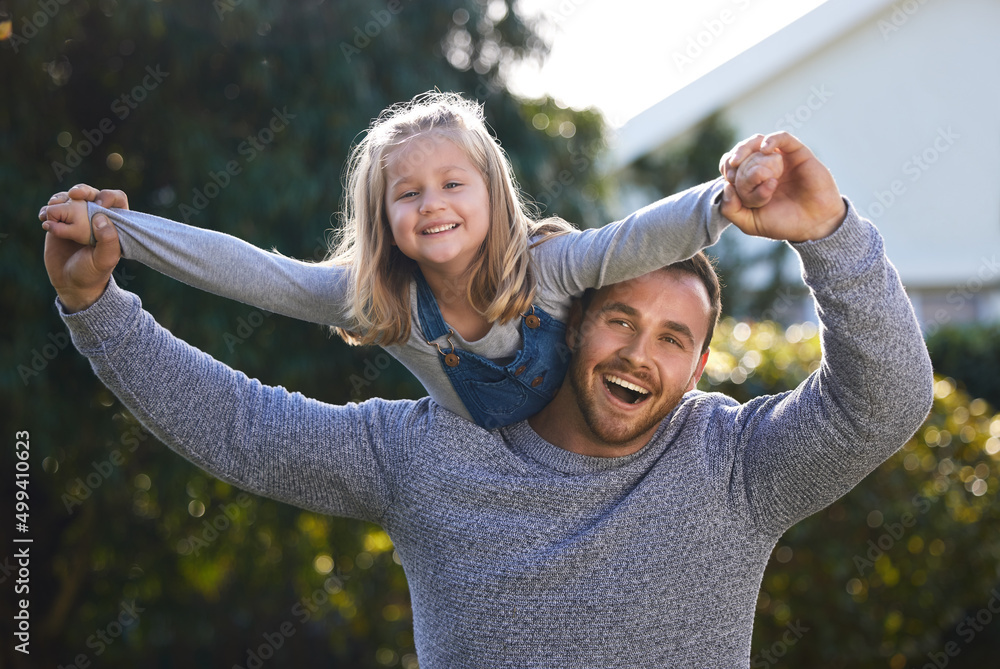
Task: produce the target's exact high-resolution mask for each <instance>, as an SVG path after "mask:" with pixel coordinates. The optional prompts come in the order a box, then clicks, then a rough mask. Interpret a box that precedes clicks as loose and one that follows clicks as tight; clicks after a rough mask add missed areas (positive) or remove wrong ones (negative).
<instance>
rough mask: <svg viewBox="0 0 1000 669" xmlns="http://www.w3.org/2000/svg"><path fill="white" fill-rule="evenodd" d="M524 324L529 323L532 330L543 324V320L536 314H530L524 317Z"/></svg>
mask: <svg viewBox="0 0 1000 669" xmlns="http://www.w3.org/2000/svg"><path fill="white" fill-rule="evenodd" d="M524 324H525V325H527V326H528V327H529V328H531V329H532V330H534V329H535V328H537V327H538V326H539V325H541V324H542V321H541V320H539V318H538V316H536V315H535V314H528V315H527V316H525V317H524Z"/></svg>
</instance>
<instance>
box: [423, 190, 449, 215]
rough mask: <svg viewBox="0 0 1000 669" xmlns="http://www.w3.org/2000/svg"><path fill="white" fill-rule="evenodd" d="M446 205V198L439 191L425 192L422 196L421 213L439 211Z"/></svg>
mask: <svg viewBox="0 0 1000 669" xmlns="http://www.w3.org/2000/svg"><path fill="white" fill-rule="evenodd" d="M443 207H444V200H442V199H441V196H440V195H438V194H437V193H425V194H424V195H423V196H422V197H421V198H420V213H421V214H424V213H429V212H432V211H438V210H439V209H442V208H443Z"/></svg>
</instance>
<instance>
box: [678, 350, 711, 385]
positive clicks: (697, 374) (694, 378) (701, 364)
mask: <svg viewBox="0 0 1000 669" xmlns="http://www.w3.org/2000/svg"><path fill="white" fill-rule="evenodd" d="M709 353H711V349H709V350H707V351H705V352H704V353H702V354H701V360H699V361H698V366H697V367H696V368H695V370H694V374H692V375H691V383H689V384H688V387H687V389H686V390H685V391H684V392H691V391H692V390H694V389H695V387H696V386H697V385H698V381H700V380H701V375H702V373H703V372H704V371H705V363H707V362H708V354H709Z"/></svg>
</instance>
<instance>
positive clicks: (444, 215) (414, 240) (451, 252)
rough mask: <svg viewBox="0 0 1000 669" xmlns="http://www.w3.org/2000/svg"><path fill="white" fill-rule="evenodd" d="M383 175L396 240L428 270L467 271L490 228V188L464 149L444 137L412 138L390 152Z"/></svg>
mask: <svg viewBox="0 0 1000 669" xmlns="http://www.w3.org/2000/svg"><path fill="white" fill-rule="evenodd" d="M385 177H386V192H385V210H386V216H387V218H388V219H389V226H390V228H391V230H392V237H393V243H394V244H395V245H396V246H398V247H399V250H400V251H402V252H403V253H404V254H406V256H407V257H409V258H412V259H413V260H415V261H416V262H417V264H418V265H419V266H420V269H421V270H422V271H423V272H424V273H425V274H427V273H428V272H430V273H437V274H440V275H443V276H456V275H458V274H461V273H462V272H464V271H465V270H466V269H467V268H468V267H469V265H470V263H471V262H472V261H473V259H474V258H475V257H476V253H477V251H478V250H479V247H480V246H481V245H482V243H483V240H485V239H486V233H487V232H488V231H489V227H490V196H489V191H488V189H487V188H486V182H485V181H484V179H483V177H482V175H481V174H480V172H479V170H478V169H477V168H476V166H475V165H474V164H473V163H472V161H471V160H470V159H469V157H468V156H467V155H466V154H465V152H464V151H463V150H462V149H460V148H459V147H458V146H457V145H456V144H455V143H454V142H451V141H449V140H447V139H445V138H443V137H436V136H433V135H431V136H427V137H420V138H416V139H412V140H410V141H407V142H405V143H404V144H402V145H401V146H399V147H397V148H395V149H393V150H392V151H391V152H389V153H388V155H387V156H386V166H385Z"/></svg>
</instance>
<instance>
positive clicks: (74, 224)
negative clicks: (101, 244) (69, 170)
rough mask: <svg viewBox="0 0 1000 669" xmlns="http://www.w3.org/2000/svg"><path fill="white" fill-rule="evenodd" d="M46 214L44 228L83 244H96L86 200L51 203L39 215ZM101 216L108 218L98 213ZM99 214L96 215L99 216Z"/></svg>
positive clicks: (58, 235) (60, 236)
mask: <svg viewBox="0 0 1000 669" xmlns="http://www.w3.org/2000/svg"><path fill="white" fill-rule="evenodd" d="M43 214H44V216H45V218H44V220H43V222H42V230H45V231H46V232H48V233H51V234H52V235H54V236H56V237H58V238H59V239H67V240H69V241H71V242H76V243H77V244H80V245H82V246H95V245H96V244H97V240H96V238H95V237H94V234H93V233H94V229H93V228H92V227H91V225H90V218H89V216H88V215H87V202H86V201H85V200H70V201H69V202H65V203H63V204H50V205H48V206H46V207H43V208H42V211H41V212H39V214H38V216H39V218H41V217H42V216H43ZM98 216H99V217H100V218H106V217H105V216H104V215H103V214H98ZM98 216H95V218H97V217H98Z"/></svg>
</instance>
